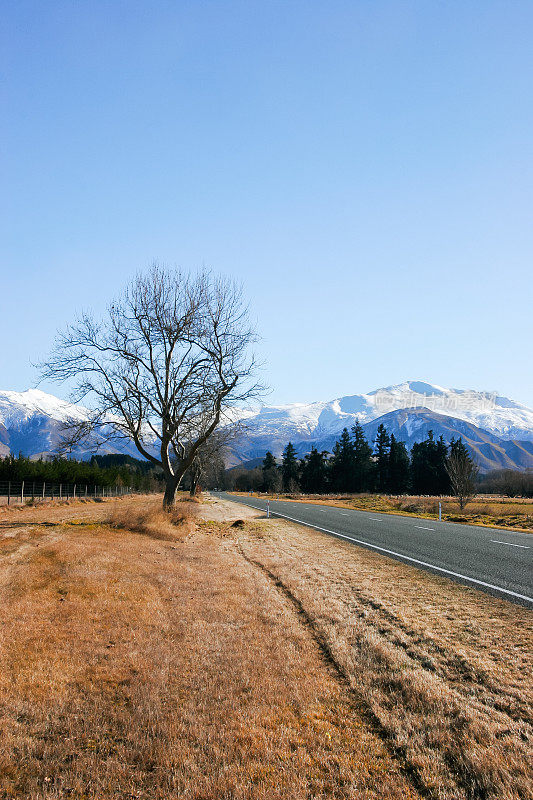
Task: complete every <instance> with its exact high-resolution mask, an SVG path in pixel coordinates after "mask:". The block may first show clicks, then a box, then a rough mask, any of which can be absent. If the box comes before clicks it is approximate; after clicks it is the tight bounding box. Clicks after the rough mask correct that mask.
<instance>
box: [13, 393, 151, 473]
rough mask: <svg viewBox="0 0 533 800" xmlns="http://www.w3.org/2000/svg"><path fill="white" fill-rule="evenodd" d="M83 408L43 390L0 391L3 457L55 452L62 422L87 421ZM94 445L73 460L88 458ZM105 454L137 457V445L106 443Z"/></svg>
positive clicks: (61, 430)
mask: <svg viewBox="0 0 533 800" xmlns="http://www.w3.org/2000/svg"><path fill="white" fill-rule="evenodd" d="M87 414H88V412H87V410H86V409H84V408H83V407H82V406H77V405H74V404H73V403H68V402H67V401H66V400H60V399H59V398H58V397H54V395H52V394H47V393H46V392H42V391H41V390H40V389H28V391H26V392H10V391H2V392H0V456H3V455H8V454H9V453H10V452H11V453H14V454H15V455H18V454H19V453H23V454H24V455H27V456H34V457H37V456H41V455H48V454H50V453H54V452H55V451H56V449H57V446H58V444H59V442H60V440H61V439H62V437H63V423H65V422H67V421H68V420H76V421H78V420H83V419H87ZM95 441H96V439H95V440H93V442H92V443H91V442H89V443H88V445H87V446H82V447H78V448H77V449H75V450H74V451H73V452H72V454H71V455H72V456H73V457H74V458H87V457H89V456H90V455H91V453H92V452H93V450H94V444H95ZM99 452H101V453H102V454H104V453H127V454H129V455H138V452H137V449H136V448H135V446H134V445H132V444H130V443H129V442H125V441H120V440H119V441H114V442H109V443H107V444H105V445H104V446H103V447H102V448H101V449H100V450H99Z"/></svg>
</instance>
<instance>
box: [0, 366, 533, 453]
mask: <svg viewBox="0 0 533 800" xmlns="http://www.w3.org/2000/svg"><path fill="white" fill-rule="evenodd" d="M400 412H402V413H400ZM415 412H416V413H415ZM422 412H423V413H422ZM86 415H87V412H86V410H85V409H84V408H82V407H81V406H76V405H73V404H71V403H68V402H66V401H64V400H60V399H58V398H57V397H54V396H53V395H50V394H47V393H46V392H42V391H40V390H39V389H29V390H28V391H26V392H11V391H3V392H0V455H3V454H7V453H8V452H9V451H11V452H13V453H18V452H23V453H25V454H26V455H29V456H35V455H39V454H41V453H51V452H53V451H54V449H55V448H56V446H57V443H58V441H59V439H60V438H61V425H62V423H63V422H65V421H66V420H67V419H72V418H74V419H84V418H85V417H86ZM384 415H387V425H388V426H389V425H390V429H391V432H394V433H395V435H396V428H398V431H397V432H398V438H400V439H402V440H404V441H405V442H406V443H407V444H408V445H409V446H410V445H411V444H412V443H413V441H416V440H420V439H421V438H423V437H424V435H426V433H427V429H428V425H429V426H432V427H433V429H434V430H435V434H436V435H437V436H438V435H440V433H441V432H442V434H443V435H444V436H445V438H447V440H449V438H450V437H451V436H452V435H455V436H460V435H464V436H465V437H469V439H470V441H471V445H472V447H473V448H474V447H476V448H480V449H479V452H480V453H482V454H483V453H485V455H484V456H483V458H484V460H485V462H486V464H487V468H496V467H497V466H499V465H501V466H503V465H506V466H512V464H516V466H517V467H519V468H524V467H526V466H530V465H531V461H530V457H531V447H530V444H531V443H533V411H532V410H531V409H529V408H526V406H523V405H520V404H519V403H516V402H514V401H513V400H510V399H509V398H506V397H500V396H499V395H496V394H491V393H489V392H476V391H471V390H464V389H447V388H444V387H442V386H438V385H436V384H429V383H425V382H423V381H406V382H405V383H401V384H396V385H394V386H388V387H385V388H382V389H376V390H375V391H372V392H368V393H367V394H356V395H350V396H346V397H340V398H337V399H335V400H331V401H329V402H317V403H307V404H306V403H291V404H287V405H271V406H263V407H262V408H259V409H256V410H255V411H250V410H246V411H244V410H240V411H238V410H236V409H235V410H234V413H233V414H232V417H235V418H240V419H242V421H243V423H244V424H245V426H246V432H245V433H244V434H243V435H242V436H241V437H240V438H239V440H238V442H236V443H234V445H233V446H232V457H231V463H233V464H235V463H239V462H242V461H246V460H248V459H251V458H256V457H258V456H261V457H263V456H264V454H265V451H266V450H272V452H273V453H274V454H275V455H276V456H278V455H280V454H281V452H282V450H283V448H284V447H285V445H286V444H287V442H288V441H292V442H293V444H295V445H296V446H297V449H298V451H299V452H300V453H303V452H307V451H308V450H309V449H310V448H311V446H313V445H314V446H318V447H320V449H329V447H330V445H331V446H332V445H333V442H334V441H335V438H336V437H337V436H338V434H339V433H340V432H341V431H342V429H343V428H344V427H347V428H351V427H352V426H353V425H354V423H355V422H356V420H359V422H361V424H362V425H363V426H365V430H366V431H368V435H369V436H370V438H372V436H371V434H372V431H373V429H374V427H375V426H374V425H373V423H374V421H375V420H378V419H379V418H381V417H384ZM432 415H434V416H433V417H432ZM469 426H475V428H476V429H477V432H476V431H474V430H473V429H472V428H471V427H469ZM483 434H487V437H486V438H485V439H484V438H483ZM506 442H508V443H509V446H507V445H506V444H505V443H506ZM91 452H92V448H91V447H90V446H88V447H84V448H80V449H79V450H78V451H76V452H75V453H73V455H74V456H75V457H78V458H83V457H88V456H90V454H91ZM101 452H119V453H130V454H132V455H137V450H136V449H135V447H134V446H133V445H131V444H129V443H128V442H125V441H123V440H122V441H116V442H110V443H108V444H107V445H106V446H105V447H104V448H103V449H102V451H101ZM489 464H490V465H491V466H489ZM493 464H494V467H492V465H493Z"/></svg>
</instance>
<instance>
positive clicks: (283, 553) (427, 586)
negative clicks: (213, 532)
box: [225, 503, 533, 800]
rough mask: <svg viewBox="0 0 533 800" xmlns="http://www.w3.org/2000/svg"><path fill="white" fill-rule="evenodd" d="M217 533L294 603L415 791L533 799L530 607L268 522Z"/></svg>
mask: <svg viewBox="0 0 533 800" xmlns="http://www.w3.org/2000/svg"><path fill="white" fill-rule="evenodd" d="M227 509H228V514H230V515H231V516H235V515H238V514H239V513H240V511H241V507H240V506H239V507H236V506H233V507H232V506H231V504H229V503H228V504H227ZM225 535H226V536H229V537H231V536H233V537H234V538H236V539H237V540H238V547H239V548H240V550H241V552H242V553H243V555H244V556H245V557H246V558H247V559H248V560H249V561H250V563H253V564H254V565H256V566H257V569H258V570H260V571H261V572H263V574H266V575H267V576H269V577H270V579H271V580H272V582H273V584H274V585H277V586H278V587H279V588H280V590H282V591H283V592H284V594H285V596H286V597H287V598H288V599H289V600H290V601H291V602H292V603H293V604H294V607H295V608H296V609H298V610H299V611H300V614H301V615H302V616H303V617H304V619H305V621H306V622H307V625H308V626H309V627H310V629H311V630H312V631H313V635H314V636H315V638H316V640H317V641H319V642H320V643H322V646H323V649H324V652H326V653H327V654H328V656H329V657H330V658H331V659H332V660H333V661H334V663H335V664H336V666H337V669H338V672H339V675H340V677H341V679H343V680H344V681H345V682H346V684H347V685H348V686H349V687H350V689H351V692H352V693H353V696H354V697H355V698H356V699H357V701H358V702H360V703H361V704H362V706H363V707H364V709H365V710H366V713H367V715H368V718H369V719H371V720H372V721H373V722H374V723H375V724H376V726H377V727H378V729H379V730H380V732H381V735H382V738H383V740H384V741H385V742H386V743H387V744H388V745H389V747H390V748H391V751H392V752H393V753H395V755H396V757H397V758H398V759H399V760H400V762H401V763H403V764H404V766H405V768H406V770H408V771H409V772H410V774H411V775H412V776H413V777H414V779H415V785H416V786H418V787H419V789H420V791H421V793H422V794H424V795H425V796H428V797H431V798H439V800H467V798H483V799H484V800H488V798H491V800H519V799H521V800H524V798H531V797H533V782H532V773H531V764H532V763H533V748H532V744H533V692H532V680H531V677H532V674H533V669H532V668H533V657H532V654H533V619H532V616H531V612H530V611H528V610H526V609H524V608H521V607H518V606H514V605H512V604H510V603H508V602H506V601H503V600H498V599H496V598H493V597H490V596H488V595H484V594H482V593H480V592H477V591H474V590H470V589H466V588H464V587H462V586H459V585H456V584H453V583H451V582H450V581H448V580H446V579H442V578H438V577H436V576H432V575H428V574H426V573H423V572H421V571H419V570H416V569H414V568H411V567H408V566H406V565H403V564H399V563H397V562H394V561H392V560H388V559H386V558H384V557H382V556H379V555H377V554H374V553H371V552H368V551H366V550H363V549H360V548H355V547H353V546H352V545H350V544H348V543H344V542H340V541H338V540H333V539H331V538H327V537H325V536H323V535H322V534H320V533H317V532H315V531H312V530H310V529H305V528H302V527H297V526H294V525H290V524H288V523H286V522H285V521H282V520H278V519H271V520H268V521H266V520H261V521H255V522H253V521H251V522H250V521H245V523H244V525H243V526H240V527H239V528H232V527H230V526H228V525H227V526H226V529H225ZM384 796H386V795H384Z"/></svg>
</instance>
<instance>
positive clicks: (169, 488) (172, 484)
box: [163, 475, 178, 509]
mask: <svg viewBox="0 0 533 800" xmlns="http://www.w3.org/2000/svg"><path fill="white" fill-rule="evenodd" d="M177 488H178V485H177V483H176V478H175V477H174V475H170V476H169V477H167V480H166V485H165V495H164V497H163V508H165V509H170V508H172V506H173V505H174V501H175V499H176V489H177Z"/></svg>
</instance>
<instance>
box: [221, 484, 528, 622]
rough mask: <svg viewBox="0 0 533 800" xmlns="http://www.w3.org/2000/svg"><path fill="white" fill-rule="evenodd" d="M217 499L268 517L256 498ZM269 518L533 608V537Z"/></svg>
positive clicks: (276, 503)
mask: <svg viewBox="0 0 533 800" xmlns="http://www.w3.org/2000/svg"><path fill="white" fill-rule="evenodd" d="M213 494H214V495H215V496H219V497H222V498H223V499H225V500H231V501H232V502H234V503H242V504H244V505H246V506H251V507H252V508H256V509H259V510H260V511H265V510H266V507H267V501H266V500H264V499H262V498H258V497H248V496H244V497H242V496H236V495H231V494H227V493H226V492H214V493H213ZM270 513H271V514H272V515H273V516H277V517H283V518H284V519H287V520H290V521H291V522H298V523H301V524H302V525H307V526H309V527H311V528H315V529H316V530H319V531H322V532H324V533H326V534H329V535H331V536H336V537H338V538H340V539H343V540H345V541H349V542H353V543H354V545H357V546H362V547H367V548H370V549H372V550H375V551H377V552H379V553H382V554H383V555H386V556H389V557H390V558H395V559H397V560H399V561H403V562H405V563H407V564H411V565H412V566H414V567H418V568H419V569H424V570H427V571H429V572H433V573H435V574H437V575H441V576H443V577H447V578H450V579H451V580H454V581H456V582H458V583H463V584H465V585H467V586H471V587H474V588H476V589H480V590H482V591H484V592H487V593H489V594H493V595H496V596H498V597H503V598H504V599H506V600H510V601H512V602H514V603H518V604H520V605H524V606H526V607H529V608H533V534H528V533H522V534H521V533H513V532H510V531H506V530H501V529H497V528H482V527H478V526H473V525H460V524H457V523H454V522H438V521H435V520H431V519H424V518H419V517H402V516H395V515H393V514H379V513H375V512H370V511H355V510H353V511H352V510H349V509H346V508H335V507H333V506H324V505H317V504H313V503H301V502H294V503H293V502H290V501H285V500H282V501H280V500H271V501H270Z"/></svg>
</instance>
